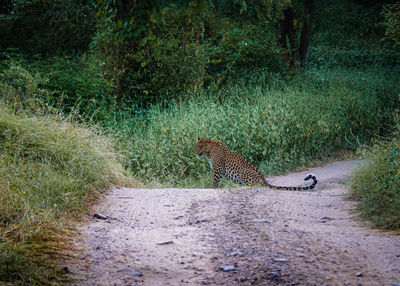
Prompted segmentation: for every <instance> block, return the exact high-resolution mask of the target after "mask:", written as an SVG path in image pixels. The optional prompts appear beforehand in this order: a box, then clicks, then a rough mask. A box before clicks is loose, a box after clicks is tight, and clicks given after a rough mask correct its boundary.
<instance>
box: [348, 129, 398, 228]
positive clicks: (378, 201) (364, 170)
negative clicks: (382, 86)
mask: <svg viewBox="0 0 400 286" xmlns="http://www.w3.org/2000/svg"><path fill="white" fill-rule="evenodd" d="M363 153H364V158H365V164H364V165H362V166H361V167H359V168H358V169H357V170H356V171H355V173H354V176H353V177H352V180H351V184H350V186H351V192H352V195H353V197H354V198H355V199H356V200H358V201H359V204H358V208H359V211H360V214H361V215H362V216H363V217H365V218H367V219H369V220H370V221H371V222H372V223H373V224H374V225H375V226H377V227H379V228H382V229H388V230H397V231H399V230H400V192H399V190H400V126H399V127H398V128H397V132H396V134H395V136H394V138H393V140H391V141H389V142H380V143H376V144H375V145H374V146H373V147H371V148H367V149H364V150H363Z"/></svg>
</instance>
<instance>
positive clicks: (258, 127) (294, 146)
mask: <svg viewBox="0 0 400 286" xmlns="http://www.w3.org/2000/svg"><path fill="white" fill-rule="evenodd" d="M260 78H263V77H262V76H260ZM272 78H273V77H271V79H270V81H272V83H271V84H265V83H261V84H260V83H259V84H258V85H243V86H240V85H236V86H234V85H230V86H228V87H226V88H225V89H223V90H218V91H211V92H209V93H206V94H203V95H202V96H200V97H199V98H197V99H193V100H191V101H188V102H187V103H184V102H183V103H179V104H171V106H170V108H168V109H166V110H163V109H161V108H159V107H154V108H152V109H151V110H150V111H148V112H147V113H146V114H144V115H140V114H136V115H135V114H132V116H125V119H123V120H121V121H120V122H119V123H116V126H114V127H113V129H114V130H117V131H116V133H115V134H114V136H115V137H116V138H117V140H118V142H119V143H118V144H119V147H118V148H119V149H120V150H123V151H124V152H126V156H127V157H128V158H129V161H128V162H127V167H128V168H130V169H131V170H132V171H133V172H134V173H135V174H136V175H137V176H138V177H139V178H140V179H141V180H142V181H144V182H152V181H156V182H161V183H164V184H167V185H172V186H187V185H191V186H193V185H198V184H199V179H200V178H202V177H203V176H204V174H208V172H209V170H208V165H207V164H204V162H202V161H201V160H199V159H197V158H196V156H195V154H194V145H195V143H196V140H197V137H199V136H200V137H211V138H214V139H217V140H220V141H223V142H224V143H226V144H227V145H228V146H229V148H231V149H232V150H234V151H236V152H237V153H239V154H241V155H243V156H244V157H246V158H247V159H249V160H250V161H251V162H253V163H254V164H255V165H257V166H260V168H261V170H262V171H263V172H266V173H276V172H282V171H286V170H289V169H293V168H295V167H298V166H301V165H307V163H308V161H310V160H313V159H318V158H320V157H321V156H324V155H328V154H332V153H334V152H336V151H338V150H340V149H342V148H355V147H357V146H358V142H368V141H369V139H370V138H371V135H372V134H376V133H379V132H380V131H379V127H380V126H386V124H387V125H390V123H391V120H392V111H393V109H394V108H395V107H398V106H399V104H398V97H397V92H398V88H397V83H396V80H395V79H393V78H391V77H390V76H387V77H386V76H385V74H384V73H378V72H377V71H375V70H373V71H370V72H368V73H362V72H360V73H353V74H352V76H349V75H348V70H335V71H324V72H321V71H318V70H312V71H310V72H308V73H306V74H305V75H299V76H297V77H295V78H294V79H292V80H291V81H288V82H287V81H285V80H283V79H281V78H279V77H277V78H275V79H272ZM382 86H384V87H386V89H385V90H386V91H387V93H386V94H385V96H384V98H380V96H381V92H378V91H379V90H380V89H381V88H382ZM221 98H225V99H223V100H221ZM391 98H395V99H393V100H391ZM387 102H392V103H393V105H392V106H390V105H389V106H387V105H386V103H387ZM381 131H385V130H381ZM386 131H388V130H386ZM207 185H208V186H209V182H208V184H207Z"/></svg>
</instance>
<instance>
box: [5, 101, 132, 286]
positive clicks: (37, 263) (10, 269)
mask: <svg viewBox="0 0 400 286" xmlns="http://www.w3.org/2000/svg"><path fill="white" fill-rule="evenodd" d="M0 110H1V112H0V284H2V283H7V282H13V283H15V284H20V285H45V284H52V283H56V282H60V279H61V280H62V279H64V278H63V277H64V276H63V275H61V274H62V273H60V271H61V270H60V269H59V268H58V267H57V266H56V265H57V264H56V263H55V259H56V258H57V253H58V252H59V251H60V248H62V245H63V243H64V242H63V240H62V239H60V238H61V237H62V236H63V235H65V234H66V233H65V232H66V231H67V226H68V221H69V220H70V219H74V220H75V219H77V218H79V217H80V216H81V215H82V214H84V213H85V211H87V209H88V207H89V206H90V203H91V202H93V200H94V198H95V197H96V194H99V192H100V190H103V189H105V188H107V187H109V186H110V185H112V184H121V183H122V182H124V181H125V180H126V179H125V177H124V175H123V171H122V166H121V164H120V163H119V162H118V160H117V158H116V155H115V152H114V149H113V147H112V144H111V142H110V140H109V139H107V138H105V137H104V136H101V135H98V131H96V130H94V128H93V127H90V126H83V125H77V124H75V123H73V122H68V120H66V119H64V120H61V119H60V118H56V117H52V116H33V115H27V114H25V113H22V112H19V113H16V112H13V111H11V110H9V109H8V108H7V107H6V106H5V105H3V104H1V106H0ZM63 247H64V248H65V246H63Z"/></svg>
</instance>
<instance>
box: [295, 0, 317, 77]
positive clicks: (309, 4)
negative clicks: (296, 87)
mask: <svg viewBox="0 0 400 286" xmlns="http://www.w3.org/2000/svg"><path fill="white" fill-rule="evenodd" d="M304 11H305V13H304V22H303V29H302V31H301V36H300V46H299V61H300V70H301V71H304V69H305V67H306V58H307V50H308V44H309V42H310V37H311V30H312V20H313V18H314V13H315V2H314V0H305V1H304Z"/></svg>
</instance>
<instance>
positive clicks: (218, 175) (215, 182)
mask: <svg viewBox="0 0 400 286" xmlns="http://www.w3.org/2000/svg"><path fill="white" fill-rule="evenodd" d="M220 180H221V168H218V167H214V169H213V187H214V188H217V187H218V184H219V181H220Z"/></svg>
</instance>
